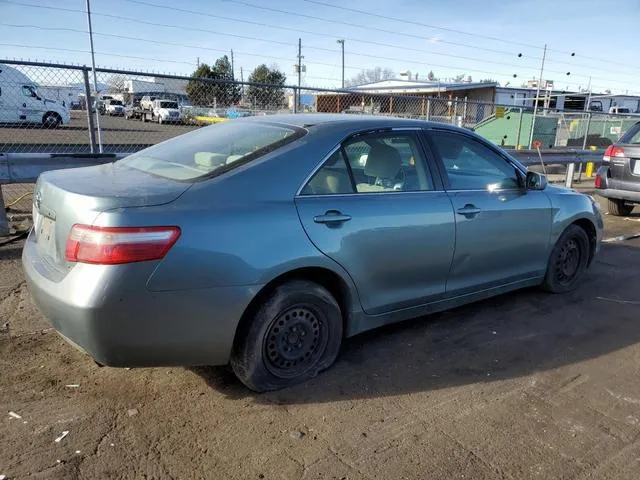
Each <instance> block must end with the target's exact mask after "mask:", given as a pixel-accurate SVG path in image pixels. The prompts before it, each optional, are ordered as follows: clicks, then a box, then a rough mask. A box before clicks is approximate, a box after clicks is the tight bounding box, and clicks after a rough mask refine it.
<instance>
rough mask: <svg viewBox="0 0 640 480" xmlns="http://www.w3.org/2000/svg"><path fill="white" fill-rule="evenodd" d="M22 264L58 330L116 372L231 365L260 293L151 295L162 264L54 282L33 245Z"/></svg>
mask: <svg viewBox="0 0 640 480" xmlns="http://www.w3.org/2000/svg"><path fill="white" fill-rule="evenodd" d="M22 262H23V266H24V271H25V277H26V280H27V285H28V288H29V291H30V292H31V294H32V296H33V298H34V300H35V303H36V304H37V306H38V308H39V309H40V310H41V311H42V312H43V313H44V315H45V316H46V317H47V319H48V320H49V322H50V323H51V325H52V326H53V327H54V328H55V329H56V330H57V331H58V332H59V333H60V334H61V335H62V336H64V337H65V338H66V339H68V340H70V341H71V342H72V343H74V344H76V346H78V347H80V348H81V349H82V350H84V351H85V352H87V353H88V354H89V355H90V356H91V357H93V358H94V359H95V360H96V361H97V362H99V363H101V364H104V365H109V366H114V367H145V366H170V365H182V366H194V365H224V364H226V363H228V361H229V356H230V353H231V347H232V345H233V340H234V336H235V332H236V327H237V325H238V322H239V320H240V318H241V316H242V313H243V312H244V310H245V308H246V306H247V305H248V304H249V302H250V300H251V298H253V296H254V294H255V293H256V292H257V291H258V290H259V286H248V287H225V288H215V289H202V290H188V291H173V292H151V291H149V290H148V289H147V288H146V286H145V283H146V280H147V279H148V278H149V275H150V274H151V272H153V270H154V269H155V267H156V263H155V262H142V263H139V264H132V265H116V266H98V265H86V264H77V265H75V266H74V267H73V268H71V270H70V271H69V272H68V273H67V274H66V275H65V276H64V277H63V278H62V279H61V280H59V281H57V282H56V281H53V280H50V279H49V278H48V277H47V274H46V271H47V266H46V264H45V263H44V262H43V260H42V259H41V258H39V256H38V254H37V252H36V249H35V245H34V242H33V239H32V238H31V237H30V238H29V239H28V240H27V242H26V244H25V248H24V251H23V255H22ZM49 268H50V267H49Z"/></svg>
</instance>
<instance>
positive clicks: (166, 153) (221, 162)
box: [119, 121, 305, 181]
mask: <svg viewBox="0 0 640 480" xmlns="http://www.w3.org/2000/svg"><path fill="white" fill-rule="evenodd" d="M304 133H305V131H304V130H303V129H301V128H298V127H292V126H291V127H290V126H285V125H276V124H267V123H258V122H238V121H230V122H224V123H219V124H216V125H211V126H209V127H204V128H201V129H199V130H196V131H194V132H191V133H187V134H185V135H181V136H179V137H176V138H174V139H172V140H169V141H167V142H164V143H161V144H158V145H154V146H153V147H149V148H147V149H145V150H141V151H140V152H138V153H134V154H133V155H130V156H128V157H126V158H123V159H122V160H120V161H119V163H120V164H121V165H126V166H128V167H131V168H135V169H137V170H142V171H143V172H147V173H151V174H153V175H158V176H161V177H165V178H170V179H172V180H182V181H190V180H195V179H197V178H200V177H205V176H211V174H213V173H223V172H226V171H229V170H231V169H233V168H235V167H237V166H239V165H242V164H244V163H246V162H248V161H250V160H253V159H255V158H259V157H261V156H263V155H265V154H267V153H268V152H271V151H273V150H275V149H277V148H280V147H281V146H283V145H285V144H287V143H289V142H292V141H293V140H295V139H297V138H300V137H301V136H302V135H304Z"/></svg>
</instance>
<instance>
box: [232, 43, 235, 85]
mask: <svg viewBox="0 0 640 480" xmlns="http://www.w3.org/2000/svg"><path fill="white" fill-rule="evenodd" d="M235 79H236V71H235V70H234V68H233V48H232V49H231V80H235Z"/></svg>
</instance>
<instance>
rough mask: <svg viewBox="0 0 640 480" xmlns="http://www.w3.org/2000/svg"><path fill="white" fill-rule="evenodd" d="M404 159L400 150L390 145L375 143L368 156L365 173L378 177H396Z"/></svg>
mask: <svg viewBox="0 0 640 480" xmlns="http://www.w3.org/2000/svg"><path fill="white" fill-rule="evenodd" d="M401 166H402V159H401V158H400V154H399V153H398V151H397V150H396V149H395V148H393V147H390V146H389V145H375V146H374V147H373V148H372V149H371V150H370V151H369V155H368V156H367V164H366V165H365V167H364V173H365V175H367V176H369V177H376V178H396V175H398V172H400V167H401Z"/></svg>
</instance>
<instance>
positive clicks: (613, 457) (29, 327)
mask: <svg viewBox="0 0 640 480" xmlns="http://www.w3.org/2000/svg"><path fill="white" fill-rule="evenodd" d="M606 230H607V231H606V235H605V237H606V238H608V239H612V238H615V237H617V236H619V235H631V234H637V233H640V214H636V215H635V216H633V217H629V218H612V217H610V216H607V217H606ZM20 251H21V244H19V243H15V244H12V245H10V246H5V247H2V248H1V249H0V272H1V273H0V329H2V330H1V331H0V424H1V427H0V475H6V476H7V479H18V478H20V479H21V478H35V479H165V478H167V479H178V478H180V479H183V478H189V479H218V478H220V479H263V478H264V479H311V478H313V479H351V480H355V479H374V478H375V479H403V478H405V479H418V478H420V479H422V478H434V479H453V478H459V479H462V478H465V479H494V478H505V479H529V478H540V479H550V478H554V479H555V478H564V479H588V478H593V479H616V480H620V479H634V480H635V479H637V478H638V476H639V472H640V298H639V296H638V288H639V287H640V268H639V267H640V239H634V240H618V241H611V242H607V243H605V244H604V245H603V250H602V252H601V254H600V256H599V257H598V258H597V260H596V262H595V264H594V265H593V267H592V269H591V271H590V273H589V275H588V277H587V279H586V280H585V282H584V283H583V285H582V286H581V288H580V289H579V290H577V291H576V292H574V293H571V294H567V295H549V294H545V293H542V292H540V291H538V290H536V289H530V290H525V291H521V292H518V293H514V294H509V295H505V296H502V297H498V298H495V299H492V300H487V301H484V302H481V303H478V304H474V305H470V306H467V307H463V308H459V309H456V310H454V311H450V312H446V313H443V314H438V315H432V316H429V317H427V318H422V319H417V320H415V321H410V322H406V323H404V324H401V325H395V326H392V327H388V328H383V329H379V330H377V331H374V332H370V333H367V334H364V335H360V336H358V337H356V338H353V339H350V340H348V341H347V342H346V343H345V345H344V347H343V350H342V354H341V355H340V357H339V359H338V361H337V363H336V365H335V366H334V367H333V368H331V369H330V370H329V371H327V372H325V373H323V374H321V375H320V376H318V377H317V378H316V379H314V380H313V381H310V382H307V383H306V384H303V385H300V386H297V387H295V388H291V389H287V390H284V391H280V392H276V393H270V394H266V395H257V394H253V393H251V392H249V391H248V390H247V389H245V388H244V387H243V386H242V385H241V384H240V383H239V382H238V381H237V380H235V378H234V377H233V375H232V374H231V373H230V372H229V371H228V370H227V369H225V368H198V369H183V368H157V369H132V370H124V369H113V368H106V367H104V368H100V367H98V366H97V365H96V364H95V363H93V362H92V361H91V359H89V358H88V357H86V356H85V355H83V354H82V353H80V352H78V351H76V350H74V349H73V348H72V347H70V346H69V345H68V344H67V343H65V342H64V341H63V340H62V339H61V338H60V337H59V336H58V335H57V334H56V333H55V332H54V331H52V330H51V329H50V328H49V326H48V324H47V323H46V321H45V320H44V319H43V317H42V316H41V315H40V313H38V311H37V310H36V309H35V307H34V305H33V303H32V300H31V298H30V296H29V293H28V291H27V290H26V288H25V284H24V280H23V275H22V271H21V266H20ZM5 324H6V326H5ZM9 412H13V414H10V413H9ZM14 414H15V415H14ZM16 415H18V416H20V418H16ZM63 432H68V434H67V435H66V436H65V437H64V438H62V439H61V440H60V441H56V439H57V438H59V437H60V436H62V435H63Z"/></svg>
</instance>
